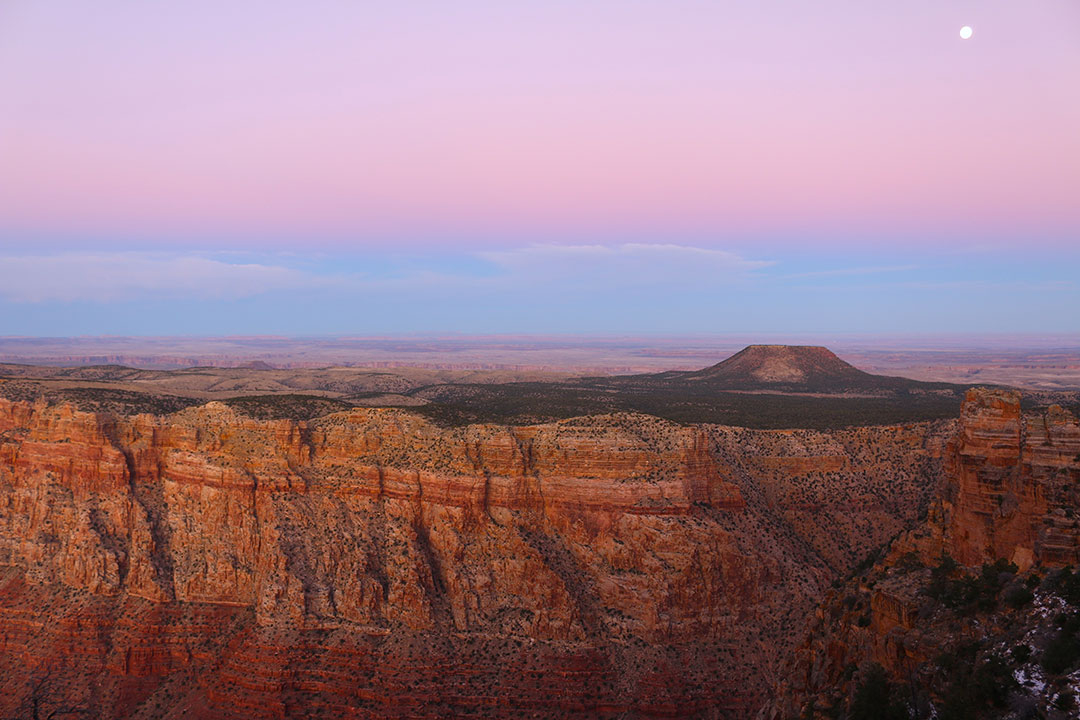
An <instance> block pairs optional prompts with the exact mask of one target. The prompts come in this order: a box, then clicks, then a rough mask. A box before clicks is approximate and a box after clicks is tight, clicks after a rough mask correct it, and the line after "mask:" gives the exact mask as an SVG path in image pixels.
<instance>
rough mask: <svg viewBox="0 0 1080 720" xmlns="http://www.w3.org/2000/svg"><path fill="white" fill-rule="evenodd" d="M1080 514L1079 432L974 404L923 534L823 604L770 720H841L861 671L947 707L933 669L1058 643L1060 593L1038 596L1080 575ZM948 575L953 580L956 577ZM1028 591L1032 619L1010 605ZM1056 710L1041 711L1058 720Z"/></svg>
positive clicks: (1072, 420) (1013, 408)
mask: <svg viewBox="0 0 1080 720" xmlns="http://www.w3.org/2000/svg"><path fill="white" fill-rule="evenodd" d="M1078 512H1080V423H1078V421H1077V418H1076V417H1074V416H1073V415H1072V414H1071V413H1069V412H1066V411H1064V410H1062V409H1061V408H1060V407H1057V406H1051V407H1049V408H1046V409H1043V410H1039V411H1031V412H1024V411H1023V410H1022V409H1021V397H1020V395H1019V394H1018V393H1016V392H1012V391H1006V390H997V389H987V388H976V389H973V390H971V391H969V392H968V393H967V396H966V399H965V402H964V406H963V408H962V412H961V420H960V425H959V427H958V430H957V432H956V433H955V435H954V436H953V437H952V438H951V439H950V440H949V441H948V443H947V447H946V452H945V474H944V481H943V484H942V487H941V492H940V495H939V497H937V498H935V500H934V501H933V502H932V503H931V505H930V507H929V512H928V516H927V519H926V521H925V522H923V523H921V524H920V525H918V526H917V527H916V528H914V529H912V530H911V531H909V532H906V533H903V534H901V535H900V536H899V537H897V538H896V539H895V541H894V542H892V543H891V545H890V547H889V549H888V552H887V553H885V554H884V555H883V557H882V558H881V559H880V561H879V562H877V563H876V564H875V565H874V566H873V567H868V568H865V569H863V570H862V571H861V573H860V574H857V575H855V576H854V577H851V578H850V579H849V580H848V581H847V582H846V583H844V584H842V585H837V586H836V587H835V588H834V589H833V590H830V591H828V592H827V594H826V598H825V601H824V602H823V603H822V605H821V606H820V607H819V608H818V610H817V612H816V614H815V616H814V617H813V618H812V620H811V622H810V627H809V628H808V633H807V635H806V637H805V638H804V640H803V642H802V643H801V644H800V646H799V647H798V648H797V650H796V651H795V653H794V655H793V658H792V659H791V660H790V661H789V662H788V663H787V665H786V667H785V668H784V669H783V670H782V671H781V672H780V673H779V677H780V680H779V682H778V686H777V687H778V690H777V693H776V694H777V698H776V700H774V701H773V702H771V703H769V704H768V706H767V707H766V708H765V709H764V710H763V712H762V714H761V715H762V717H766V718H796V717H810V718H813V717H836V716H837V715H836V713H837V712H839V709H840V708H841V707H842V704H843V702H845V701H850V697H851V694H852V688H853V683H854V680H855V676H854V674H853V670H854V669H855V668H858V667H864V666H865V665H866V664H867V663H877V664H879V665H881V666H883V667H884V668H885V669H886V671H888V673H889V674H890V676H891V678H892V679H893V680H894V681H895V682H896V683H898V684H909V685H910V684H915V685H916V686H917V687H924V688H931V692H930V695H929V696H928V697H929V699H930V700H931V701H935V700H936V701H939V702H940V697H936V696H935V693H936V692H937V691H936V690H934V689H933V688H935V687H936V686H937V685H940V684H941V681H940V678H935V677H933V674H934V670H933V669H934V667H936V665H935V663H936V662H937V660H936V658H939V657H942V656H943V655H945V654H947V653H953V652H954V651H955V648H957V647H960V648H963V647H965V646H966V647H967V648H969V649H970V648H973V647H983V648H984V649H983V650H981V651H980V652H981V653H982V654H981V655H978V657H980V658H983V660H985V659H986V658H988V657H991V656H995V657H1001V656H1004V657H1006V659H1009V656H1008V652H1007V651H1008V650H1009V648H1010V647H1011V645H1010V642H1032V640H1031V638H1032V637H1036V638H1042V639H1043V640H1045V639H1046V638H1049V637H1051V636H1052V635H1053V632H1056V631H1055V630H1053V629H1052V626H1053V622H1052V621H1053V618H1055V617H1057V616H1058V614H1059V613H1061V612H1062V611H1064V610H1068V609H1069V608H1068V604H1067V603H1066V602H1064V601H1063V600H1062V599H1061V598H1060V597H1059V596H1057V595H1055V590H1054V588H1053V587H1052V583H1051V585H1050V587H1048V588H1043V587H1040V582H1041V580H1042V579H1044V578H1045V577H1047V576H1052V575H1053V573H1054V571H1055V570H1056V569H1059V568H1062V567H1065V566H1074V565H1077V564H1078V561H1080V518H1078ZM952 561H955V562H956V563H957V564H958V567H956V568H955V569H951V570H950V569H949V568H950V567H952ZM994 563H998V564H997V565H994ZM1010 564H1011V565H1014V566H1015V567H1011V568H1010V567H1009V565H1010ZM984 566H985V567H987V568H991V569H990V570H989V571H986V570H983V567H984ZM935 568H936V569H935ZM987 572H988V573H989V574H987ZM1001 573H1003V574H1001ZM999 577H1000V578H1002V579H996V578H999ZM979 578H982V579H979ZM1020 580H1025V581H1030V582H1028V584H1027V585H1026V586H1025V587H1028V588H1035V589H1036V591H1035V593H1034V595H1033V597H1034V605H1028V604H1027V603H1028V602H1030V600H1028V599H1024V600H1023V602H1018V601H1016V600H1015V599H1014V600H1013V601H1012V602H1011V603H1009V602H1005V598H1006V595H1007V592H1006V591H1007V590H1008V589H1009V588H1014V591H1019V585H1018V584H1019V583H1020ZM996 584H1000V585H1001V587H1000V588H997V589H995V588H996V587H997V585H996ZM935 585H936V589H935ZM950 585H951V586H952V588H953V590H952V591H950V589H949V586H950ZM987 588H989V590H988V589H987ZM1002 588H1004V589H1002ZM950 592H951V594H950ZM1013 597H1014V598H1024V595H1023V594H1022V593H1019V592H1018V594H1017V595H1014V596H1013ZM1042 625H1049V626H1050V628H1049V629H1048V628H1044V627H1041V626H1042ZM1013 636H1016V637H1013ZM1007 638H1012V640H1007ZM1017 638H1020V639H1019V640H1018V639H1017ZM995 643H996V645H995ZM1010 662H1012V661H1011V660H1010ZM1035 671H1037V670H1035ZM1035 671H1033V670H1032V669H1030V668H1027V669H1024V668H1020V669H1018V670H1017V672H1018V673H1020V674H1019V677H1025V673H1026V674H1027V675H1030V674H1031V673H1032V672H1035ZM924 676H925V677H924ZM1038 685H1039V683H1034V685H1033V686H1034V687H1036V689H1038V687H1037V686H1038ZM938 695H940V693H938ZM1036 695H1038V693H1036ZM1053 699H1054V698H1053V696H1052V695H1048V696H1047V697H1037V698H1036V700H1037V701H1038V702H1039V703H1042V704H1043V705H1045V707H1044V708H1043V710H1044V711H1046V712H1050V713H1051V716H1055V715H1053V713H1055V712H1057V710H1056V709H1055V708H1054V704H1053V702H1049V703H1048V700H1049V701H1053ZM986 712H990V710H989V709H987V710H986ZM830 713H833V714H831V715H830ZM983 716H985V717H991V715H983ZM993 717H996V715H993Z"/></svg>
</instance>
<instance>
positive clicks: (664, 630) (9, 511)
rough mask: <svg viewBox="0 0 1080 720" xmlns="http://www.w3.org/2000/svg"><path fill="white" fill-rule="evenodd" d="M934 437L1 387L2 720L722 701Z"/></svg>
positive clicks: (914, 429) (912, 472)
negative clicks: (481, 421)
mask: <svg viewBox="0 0 1080 720" xmlns="http://www.w3.org/2000/svg"><path fill="white" fill-rule="evenodd" d="M949 432H950V429H949V426H948V424H936V425H935V424H921V425H914V426H907V427H894V428H889V427H884V428H860V429H852V430H845V431H837V432H833V433H821V432H812V431H776V432H770V431H749V430H743V429H739V428H728V427H720V426H680V425H676V424H672V423H667V422H664V421H660V420H657V419H655V418H651V417H647V416H640V415H610V416H602V417H592V418H580V419H575V420H568V421H563V422H560V423H554V424H548V425H538V426H530V427H504V426H494V425H473V426H468V427H463V428H453V429H447V428H441V427H438V426H435V425H433V424H430V423H429V422H427V421H425V420H423V419H421V418H419V417H416V416H413V415H409V414H406V413H402V412H398V411H391V410H355V411H351V412H347V413H338V414H335V415H329V416H326V417H323V418H320V419H318V420H315V421H311V422H308V423H303V422H300V423H297V422H292V421H256V420H252V419H250V418H247V417H245V416H242V415H238V414H236V413H235V412H234V411H232V410H230V409H228V408H227V407H225V406H223V405H220V404H217V403H210V404H208V405H205V406H202V407H198V408H192V409H189V410H185V411H183V412H180V413H176V414H174V415H170V416H164V417H155V416H150V415H140V416H136V417H116V416H106V415H95V414H89V413H81V412H76V411H74V410H72V409H71V408H70V407H69V406H47V405H44V404H37V405H30V404H27V403H13V402H8V401H4V400H0V566H2V567H0V628H3V630H2V631H0V678H3V679H2V680H0V714H4V715H13V714H14V715H18V714H19V713H31V712H32V711H33V707H35V706H36V707H38V712H39V714H42V715H43V716H45V715H47V714H48V712H52V710H54V709H57V708H60V707H74V708H80V709H83V710H86V711H87V712H91V713H93V714H94V715H96V716H102V717H206V718H213V717H292V716H325V717H443V716H446V715H447V714H452V715H456V716H459V717H518V716H533V715H540V716H579V717H598V716H599V717H604V716H610V717H617V716H620V715H622V714H624V713H627V712H630V713H632V714H634V715H636V716H643V717H650V716H652V717H666V716H680V717H683V716H700V717H744V716H746V713H748V712H750V711H751V710H752V709H753V708H755V707H757V706H758V705H760V703H761V702H762V700H763V698H764V695H765V693H766V692H767V688H768V684H767V683H766V682H765V677H766V676H767V675H768V674H769V672H770V671H771V668H773V666H774V664H775V662H776V660H777V658H778V657H779V656H780V655H782V654H783V652H784V651H785V649H786V648H788V647H789V646H790V645H791V643H792V641H793V639H794V638H795V637H797V635H798V632H797V631H798V628H799V627H800V626H801V623H802V621H803V618H804V617H805V616H806V614H807V612H808V610H809V609H810V608H811V607H812V605H813V602H814V601H815V599H816V598H817V597H818V596H819V595H820V593H821V591H822V589H823V587H824V586H825V585H826V584H827V583H828V582H829V581H831V580H832V578H833V577H835V576H836V575H837V574H838V573H843V572H846V571H847V570H848V569H849V568H850V567H851V566H852V565H853V564H854V563H855V562H857V561H858V560H859V559H861V558H862V557H864V556H865V555H866V553H867V552H868V551H869V550H870V549H871V548H873V547H876V546H878V545H880V544H881V543H883V542H884V541H886V540H887V539H888V538H889V537H891V536H893V535H894V534H896V533H897V532H899V531H901V530H902V529H904V528H905V527H906V526H909V525H911V524H912V523H914V522H915V520H916V519H917V518H918V517H919V516H920V514H921V512H922V508H924V507H925V505H926V502H927V501H928V499H929V497H930V495H931V493H932V492H933V490H934V486H935V483H936V482H937V478H938V476H939V473H940V464H941V461H940V456H941V451H942V448H943V446H944V439H945V437H946V436H947V435H948V434H949Z"/></svg>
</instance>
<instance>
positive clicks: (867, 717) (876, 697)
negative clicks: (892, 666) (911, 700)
mask: <svg viewBox="0 0 1080 720" xmlns="http://www.w3.org/2000/svg"><path fill="white" fill-rule="evenodd" d="M894 695H895V692H894V689H893V686H892V684H891V683H890V682H889V678H888V676H887V675H886V674H885V668H883V667H881V665H878V664H877V663H874V664H872V665H869V666H867V667H866V668H864V669H863V671H862V678H861V679H860V681H859V684H858V686H857V687H856V689H855V697H854V699H853V700H852V702H851V712H850V714H849V717H850V718H851V720H907V717H908V714H907V710H905V709H904V706H903V705H902V704H901V703H900V702H899V701H898V700H897V699H896V698H895V697H894Z"/></svg>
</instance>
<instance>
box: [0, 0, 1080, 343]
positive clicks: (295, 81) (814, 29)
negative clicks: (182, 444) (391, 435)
mask: <svg viewBox="0 0 1080 720" xmlns="http://www.w3.org/2000/svg"><path fill="white" fill-rule="evenodd" d="M965 25H967V26H970V27H971V28H972V29H973V34H972V36H971V38H970V39H967V40H964V39H961V37H960V28H961V27H963V26H965ZM1077 88H1080V2H1076V0H1025V1H1024V2H1017V1H1016V0H1008V1H999V0H977V1H970V2H968V1H964V0H957V1H956V2H941V0H909V1H908V2H903V3H868V2H865V0H863V1H861V2H860V1H856V0H818V1H817V2H813V3H810V2H791V0H759V1H757V2H753V3H746V2H724V1H721V0H712V1H708V2H707V1H704V0H702V1H690V0H666V1H663V2H661V1H659V0H657V1H649V0H622V1H620V2H615V1H613V0H595V1H593V2H588V3H583V2H580V1H579V2H564V1H562V0H548V1H547V2H543V3H539V2H538V3H506V2H494V1H493V0H488V1H481V0H462V1H461V2H455V3H436V2H419V1H410V0H402V1H401V2H395V3H357V2H352V1H345V0H341V1H340V2H333V1H330V0H307V1H305V2H292V3H286V2H265V1H263V2H254V1H246V0H231V1H230V2H228V3H221V2H209V1H203V0H192V1H189V2H184V3H146V2H136V1H130V2H120V1H117V0H95V2H93V3H86V2H79V1H76V0H51V1H50V2H37V1H34V0H4V2H2V3H0V336H2V335H37V336H56V335H97V334H119V335H126V334H132V335H139V334H149V335H163V334H238V333H239V334H287V335H305V334H334V333H346V334H364V333H371V334H386V333H394V332H401V333H424V332H434V333H442V332H467V333H484V332H491V333H506V332H510V333H528V332H535V333H582V334H603V333H635V332H640V333H687V332H701V333H724V332H732V333H752V332H762V333H769V334H776V333H841V332H855V333H858V332H875V333H881V332H886V333H888V332H899V333H910V332H928V333H950V332H956V333H961V332H971V333H987V332H1002V333H1006V332H1036V333H1038V332H1045V333H1059V332H1080V311H1078V308H1080V131H1078V130H1077V128H1080V92H1077Z"/></svg>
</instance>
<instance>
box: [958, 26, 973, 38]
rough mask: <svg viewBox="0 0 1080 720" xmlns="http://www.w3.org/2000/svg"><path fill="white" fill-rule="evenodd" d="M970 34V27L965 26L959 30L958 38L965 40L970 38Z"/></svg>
mask: <svg viewBox="0 0 1080 720" xmlns="http://www.w3.org/2000/svg"><path fill="white" fill-rule="evenodd" d="M971 33H972V29H971V26H970V25H965V26H964V27H962V28H960V38H961V39H962V40H967V39H968V38H969V37H971Z"/></svg>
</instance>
